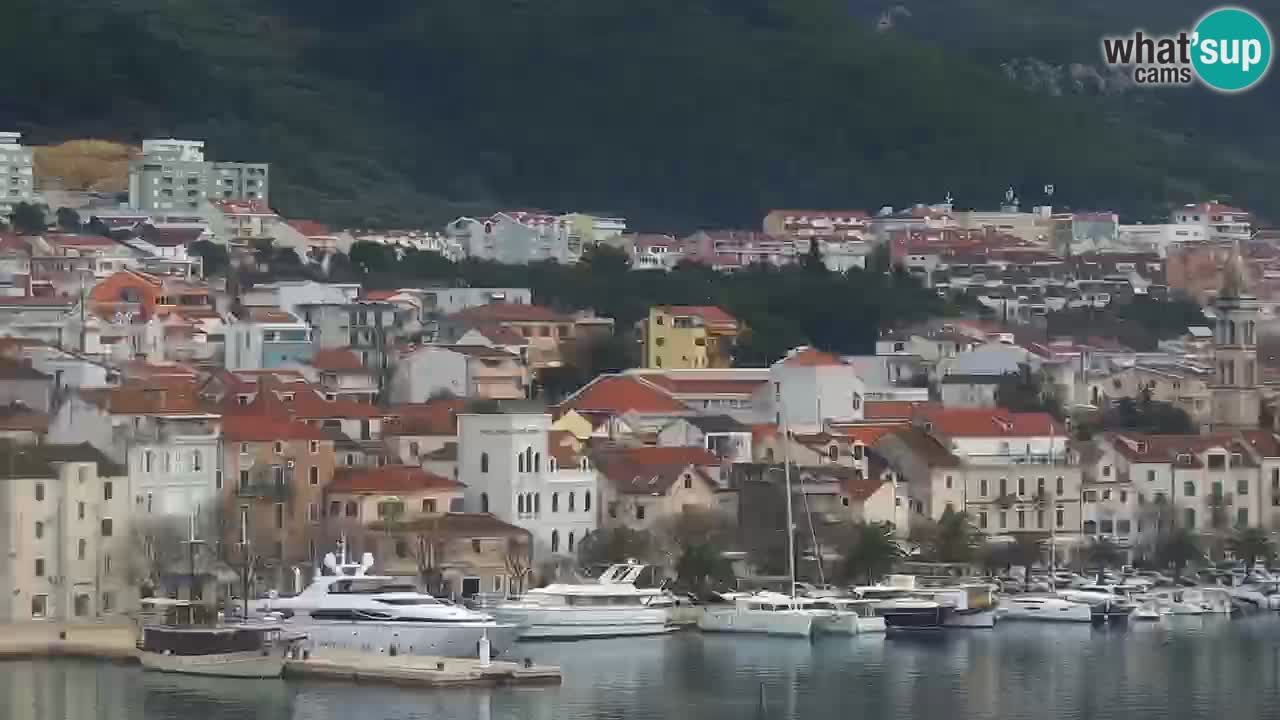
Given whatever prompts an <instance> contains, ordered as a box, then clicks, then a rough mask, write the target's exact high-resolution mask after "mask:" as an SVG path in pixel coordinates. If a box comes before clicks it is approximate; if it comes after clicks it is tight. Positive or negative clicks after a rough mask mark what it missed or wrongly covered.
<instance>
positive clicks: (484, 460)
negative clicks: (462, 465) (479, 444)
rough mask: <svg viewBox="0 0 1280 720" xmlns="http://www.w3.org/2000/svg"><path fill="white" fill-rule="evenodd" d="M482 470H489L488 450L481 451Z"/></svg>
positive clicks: (483, 471)
mask: <svg viewBox="0 0 1280 720" xmlns="http://www.w3.org/2000/svg"><path fill="white" fill-rule="evenodd" d="M480 472H482V473H487V472H489V453H487V452H482V453H480Z"/></svg>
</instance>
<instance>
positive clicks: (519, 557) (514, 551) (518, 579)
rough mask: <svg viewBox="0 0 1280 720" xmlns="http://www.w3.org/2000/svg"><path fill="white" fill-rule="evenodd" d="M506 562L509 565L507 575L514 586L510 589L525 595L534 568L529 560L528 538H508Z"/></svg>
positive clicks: (515, 593)
mask: <svg viewBox="0 0 1280 720" xmlns="http://www.w3.org/2000/svg"><path fill="white" fill-rule="evenodd" d="M504 563H505V565H506V567H507V576H508V577H509V578H511V585H512V586H509V588H508V589H510V590H511V592H512V594H514V595H523V594H524V590H525V581H526V579H527V578H528V576H529V573H530V572H531V571H532V570H533V568H532V567H530V562H529V540H528V538H525V537H510V538H508V539H507V553H506V556H505V557H504Z"/></svg>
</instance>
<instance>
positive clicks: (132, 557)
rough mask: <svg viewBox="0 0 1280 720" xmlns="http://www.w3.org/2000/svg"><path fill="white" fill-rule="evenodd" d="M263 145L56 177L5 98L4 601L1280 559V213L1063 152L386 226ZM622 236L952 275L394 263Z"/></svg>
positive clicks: (839, 266) (495, 588)
mask: <svg viewBox="0 0 1280 720" xmlns="http://www.w3.org/2000/svg"><path fill="white" fill-rule="evenodd" d="M272 172H273V170H272V168H271V167H270V166H269V165H268V164H266V163H258V162H223V161H215V160H208V159H206V157H205V150H204V143H203V142H200V141H193V140H174V139H157V140H147V141H145V142H144V143H143V144H142V146H141V149H140V151H139V153H138V154H137V157H136V158H135V159H134V160H133V161H131V163H130V165H129V168H128V191H127V193H103V192H92V191H72V190H66V189H63V188H60V187H55V185H57V183H54V182H51V181H43V182H42V180H41V178H39V177H37V176H36V175H35V174H34V173H33V160H32V150H31V149H30V148H27V147H24V146H23V145H22V144H21V137H20V136H19V135H18V134H17V133H0V182H5V181H7V190H8V192H7V194H6V195H5V196H4V197H0V204H2V205H4V207H3V208H0V210H2V212H0V214H3V215H5V216H7V217H8V218H9V222H8V223H7V229H6V230H5V231H4V232H3V233H0V377H2V378H3V379H2V380H0V402H2V403H3V405H4V407H3V409H2V410H0V434H2V435H3V444H2V445H0V456H2V457H0V473H2V474H3V475H4V477H5V479H6V482H5V483H4V484H3V486H2V487H3V489H2V490H0V498H2V503H0V521H2V522H4V524H5V532H4V533H2V534H0V543H2V544H3V545H4V552H3V553H0V578H3V582H4V584H5V585H6V586H7V587H10V588H12V592H7V593H4V594H3V595H0V618H3V621H4V622H28V621H33V620H35V621H46V620H47V621H50V622H58V623H75V622H88V621H91V620H103V619H111V618H125V617H131V616H132V615H133V614H134V613H136V612H137V611H138V608H139V605H140V603H143V602H145V601H146V599H149V598H173V599H186V600H190V601H195V600H202V601H209V602H217V603H219V604H221V605H223V606H224V607H228V608H230V607H233V606H234V605H235V603H237V602H241V601H247V600H248V599H250V598H255V599H256V598H261V597H266V596H267V594H268V593H278V594H280V595H282V596H284V595H290V594H296V593H298V592H301V591H302V590H303V589H304V588H305V587H306V586H307V585H308V584H309V583H311V582H312V580H313V579H314V578H316V577H319V576H322V575H324V574H326V569H325V558H326V556H327V555H329V554H330V553H332V552H334V550H335V548H337V547H341V548H342V553H343V554H344V555H347V556H349V557H350V558H353V559H358V558H360V557H361V556H363V555H365V554H366V553H367V554H369V555H370V556H371V557H372V558H373V563H374V565H373V566H372V567H373V568H374V569H376V570H377V571H378V572H379V573H381V574H382V575H386V576H395V577H403V578H409V579H410V581H411V582H412V583H413V584H414V585H416V586H417V587H418V588H419V589H420V590H422V591H423V592H425V593H428V594H431V595H435V596H438V597H443V598H448V599H450V600H452V601H454V602H458V603H462V602H481V603H482V602H492V601H499V600H501V599H506V598H517V597H520V596H521V595H524V594H525V593H527V592H528V591H530V590H533V589H535V588H540V587H544V586H547V585H549V584H551V585H553V586H555V585H554V584H557V583H561V584H562V583H568V582H573V581H574V580H575V579H576V578H581V577H594V576H595V573H598V572H599V571H600V569H601V568H603V567H606V566H609V565H613V564H618V563H627V562H630V561H634V562H639V563H644V564H646V565H648V566H651V567H653V568H655V569H656V572H657V574H658V576H659V577H660V578H665V579H666V580H668V581H669V582H673V583H675V586H677V587H680V588H682V589H683V590H684V591H689V592H694V593H695V594H705V593H708V592H712V591H727V590H729V589H732V588H735V587H737V586H738V585H739V583H749V582H751V581H752V580H753V579H755V580H767V579H770V578H772V579H777V578H779V577H786V576H788V575H791V576H792V581H793V583H794V582H795V581H796V580H798V581H800V582H803V583H808V584H810V585H813V586H822V585H828V584H832V583H846V584H847V583H851V582H853V581H854V580H857V581H858V582H863V581H864V579H865V580H867V581H871V580H876V579H879V578H880V577H883V576H884V575H886V574H888V573H890V572H892V571H894V570H895V569H897V568H898V566H899V565H901V564H902V563H907V562H913V563H919V562H923V563H936V564H944V565H961V564H967V565H969V566H972V567H974V568H982V569H984V570H986V571H987V572H989V573H990V574H991V575H992V576H997V575H1001V574H1002V573H1007V572H1008V571H1009V569H1010V568H1014V567H1017V568H1023V569H1024V571H1023V572H1025V573H1029V572H1031V569H1032V568H1037V569H1038V571H1042V572H1050V573H1052V572H1055V571H1057V570H1058V569H1059V568H1062V569H1066V568H1076V569H1079V570H1081V571H1083V570H1084V569H1085V568H1095V569H1096V568H1107V567H1110V568H1115V569H1119V568H1121V567H1122V566H1131V565H1138V566H1140V567H1146V568H1150V569H1153V570H1156V569H1158V570H1161V571H1168V569H1169V568H1176V569H1177V570H1178V571H1179V572H1181V571H1183V570H1184V569H1185V570H1187V571H1190V570H1192V569H1193V568H1200V567H1212V566H1213V565H1214V564H1215V563H1223V562H1228V563H1229V562H1237V563H1239V562H1244V563H1245V567H1244V571H1245V572H1248V571H1249V569H1250V568H1251V567H1252V566H1253V564H1254V563H1255V561H1258V562H1261V561H1265V560H1267V559H1269V556H1270V550H1271V540H1270V533H1271V530H1272V529H1273V528H1275V527H1277V523H1280V436H1278V435H1277V434H1276V432H1277V427H1276V426H1275V422H1276V418H1277V417H1278V416H1280V413H1277V411H1276V410H1275V403H1276V398H1277V394H1278V392H1277V391H1278V390H1280V356H1278V355H1277V354H1275V353H1268V352H1267V351H1266V343H1267V342H1268V340H1269V336H1270V335H1272V334H1273V332H1274V331H1273V329H1272V328H1273V327H1274V323H1275V307H1276V302H1277V301H1280V292H1278V291H1280V285H1278V284H1277V279H1280V244H1277V242H1276V241H1277V239H1280V231H1272V230H1269V229H1267V228H1265V227H1259V226H1258V223H1257V222H1256V221H1255V219H1254V217H1253V215H1252V214H1251V213H1249V212H1248V211H1247V210H1243V209H1239V208H1235V207H1231V206H1229V205H1226V204H1223V203H1221V202H1216V201H1213V200H1206V201H1204V202H1200V203H1195V204H1189V205H1185V206H1181V207H1178V208H1176V209H1175V210H1174V211H1173V212H1172V213H1171V215H1170V216H1169V217H1168V218H1167V221H1166V222H1163V223H1159V224H1124V223H1122V222H1121V221H1120V218H1119V216H1118V215H1117V214H1116V213H1112V212H1099V211H1089V212H1081V211H1071V210H1059V209H1055V208H1054V207H1052V206H1051V205H1050V204H1049V202H1048V201H1049V200H1051V199H1052V196H1053V188H1052V187H1046V188H1045V194H1046V198H1045V202H1044V203H1043V204H1040V205H1036V206H1035V207H1032V208H1030V209H1023V208H1022V205H1021V203H1020V201H1019V199H1018V198H1017V197H1016V196H1015V195H1014V193H1013V192H1012V191H1010V192H1008V193H1006V194H1005V196H1004V198H1003V199H1002V200H1001V199H997V202H996V203H993V205H998V208H997V209H988V210H964V209H959V208H958V206H957V205H956V204H955V203H954V202H953V201H952V199H951V198H950V197H949V196H948V197H947V198H946V200H945V201H944V202H941V203H936V204H920V205H914V206H910V207H907V208H901V209H895V208H883V209H878V210H874V209H873V210H870V211H867V210H786V209H779V210H774V211H772V212H769V213H768V214H767V215H766V216H765V217H763V218H762V220H761V222H760V225H759V226H758V227H756V228H747V229H743V228H732V229H705V230H699V231H696V232H692V233H690V234H686V235H678V234H661V233H654V232H634V231H632V230H631V229H630V228H629V226H628V222H627V220H626V219H624V218H621V217H612V216H603V215H595V214H588V213H581V212H563V213H552V212H546V211H541V210H503V211H498V212H494V213H492V214H490V215H486V216H483V217H459V218H457V219H455V220H453V221H451V222H449V223H447V224H446V225H444V226H443V227H441V228H430V229H400V230H390V229H376V230H373V229H359V228H330V227H327V226H325V225H324V224H322V223H320V222H317V221H315V220H313V219H308V218H286V217H283V216H281V215H280V214H278V213H277V212H275V211H274V210H273V209H272V205H271V197H272V195H271V183H272V179H273V175H272ZM42 185H44V186H45V188H44V189H41V186H42ZM606 260H608V261H616V262H617V263H619V264H621V265H622V267H621V269H620V270H618V272H620V273H622V275H620V276H619V277H622V276H626V277H636V278H639V279H638V280H636V282H647V283H650V284H651V285H652V286H654V287H659V286H660V283H661V282H662V281H661V280H660V278H666V277H674V276H680V275H690V274H692V273H709V274H710V275H709V276H710V277H712V278H734V277H752V275H751V274H752V273H758V274H761V277H766V278H767V277H773V276H775V275H777V276H787V275H786V274H787V273H810V274H811V275H809V276H806V277H809V278H814V277H818V278H833V277H834V278H837V279H838V282H842V283H848V284H850V285H854V286H857V285H859V284H870V283H872V282H882V281H883V282H892V283H894V285H893V287H896V288H906V290H901V292H909V293H914V295H912V297H919V298H925V299H927V301H928V302H933V303H937V308H939V311H938V312H937V313H931V314H928V315H929V316H927V317H909V316H908V315H909V314H908V313H906V311H905V310H903V311H902V316H901V317H898V316H897V315H895V310H894V308H889V309H888V311H887V312H886V313H882V314H881V315H879V316H877V317H860V316H858V315H857V314H850V315H848V316H842V317H838V318H837V319H836V320H835V321H834V322H835V325H836V326H837V327H839V328H846V327H847V328H854V329H856V332H857V333H862V337H866V338H869V342H865V343H863V346H862V347H861V348H860V350H861V351H860V352H849V351H848V350H849V347H848V346H845V347H829V346H827V345H830V343H824V342H823V340H822V338H817V337H812V338H810V337H806V338H802V340H804V341H805V342H802V343H797V344H794V345H790V344H789V345H788V346H787V347H783V348H781V349H780V350H777V351H775V352H773V354H772V356H771V355H770V354H769V352H767V351H763V350H762V351H760V352H755V353H744V352H742V350H743V348H744V347H747V346H748V345H750V344H751V343H753V342H754V343H756V346H757V347H759V346H760V342H761V341H760V338H762V337H765V336H766V335H767V333H766V329H765V328H762V327H758V325H759V324H758V323H757V326H754V327H753V322H752V321H751V320H750V319H749V317H748V316H747V311H739V309H738V308H735V307H725V306H719V305H715V304H687V300H686V299H684V298H676V297H672V298H663V297H658V298H656V301H655V302H652V303H651V304H646V305H645V306H644V307H642V308H640V311H639V313H638V316H637V317H614V316H611V315H609V314H606V313H605V312H604V306H603V305H600V306H594V305H591V304H586V303H583V304H580V305H576V306H575V305H573V304H571V303H568V302H566V301H565V300H564V298H563V297H557V298H554V299H549V298H547V297H543V296H542V295H541V294H540V292H539V291H536V290H535V289H534V288H533V287H531V286H530V285H532V284H533V283H532V281H531V282H530V283H529V284H526V285H524V286H521V285H518V284H512V285H511V286H502V287H497V286H493V287H489V286H479V285H476V284H474V283H473V282H467V281H464V280H465V279H464V278H463V277H462V276H461V275H459V277H457V278H454V279H453V281H452V282H450V281H449V280H448V279H444V280H441V279H440V278H438V277H433V278H431V280H430V281H425V280H424V281H419V282H417V283H416V284H413V283H410V282H407V281H406V279H409V275H407V274H405V273H400V274H394V273H395V271H396V269H397V268H404V267H414V268H417V267H424V266H425V265H426V264H427V263H429V262H444V263H445V264H446V265H445V266H446V267H448V268H454V267H457V268H464V267H466V268H475V267H488V268H499V269H503V268H505V269H503V272H505V273H506V274H505V275H503V277H518V276H519V273H521V272H525V273H528V274H530V276H531V277H532V274H533V273H535V272H536V271H538V269H539V268H546V267H564V268H569V269H571V270H572V269H573V268H580V269H582V268H586V269H588V270H589V272H591V273H598V272H605V271H604V270H603V269H600V268H604V267H605V262H606ZM380 272H381V275H379V273H380ZM460 272H461V271H460ZM494 272H495V274H496V271H494ZM787 277H789V276H787ZM388 278H393V279H394V280H396V281H399V282H400V283H401V284H393V285H388V282H387V279H388ZM884 278H889V280H887V281H886V280H884ZM717 281H718V280H717ZM813 282H818V281H817V280H813ZM615 300H616V298H615ZM772 300H773V298H772V297H770V296H768V290H767V289H766V288H765V287H764V286H761V289H760V290H759V292H758V293H757V294H756V296H755V298H754V302H755V304H756V305H761V306H768V305H769V304H770V303H771V302H772ZM816 302H819V303H820V302H821V298H817V299H816ZM922 302H923V301H922ZM646 303H647V301H646ZM837 310H838V308H837ZM786 320H787V322H788V323H793V324H797V325H799V324H802V323H803V319H802V318H786ZM850 332H855V331H854V330H850ZM783 337H786V336H785V335H783ZM602 349H603V350H604V351H607V350H610V349H614V350H616V352H615V353H614V354H616V355H618V356H619V357H618V358H614V359H611V360H610V362H609V363H607V367H602V366H601V363H600V362H598V358H597V356H598V355H600V354H601V352H602ZM784 506H785V507H786V509H787V512H786V513H784ZM792 512H794V518H792V517H791V513H792ZM788 525H790V527H792V528H793V531H792V532H790V533H788V532H787V527H788ZM877 537H880V538H883V539H887V540H889V542H888V543H887V544H886V543H879V544H877ZM869 538H870V539H869ZM886 548H888V549H886ZM352 562H356V560H352ZM1024 579H1025V576H1024ZM743 587H744V588H745V587H746V585H745V584H744V585H743ZM793 590H794V585H793Z"/></svg>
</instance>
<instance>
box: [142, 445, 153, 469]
mask: <svg viewBox="0 0 1280 720" xmlns="http://www.w3.org/2000/svg"><path fill="white" fill-rule="evenodd" d="M153 461H154V456H153V455H152V454H151V451H150V450H144V451H143V452H142V469H143V471H144V472H151V463H152V462H153Z"/></svg>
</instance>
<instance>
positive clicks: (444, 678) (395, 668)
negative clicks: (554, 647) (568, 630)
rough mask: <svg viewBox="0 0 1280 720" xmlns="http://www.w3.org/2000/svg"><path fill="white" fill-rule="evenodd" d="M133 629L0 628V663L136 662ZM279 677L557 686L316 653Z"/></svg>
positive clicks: (405, 660)
mask: <svg viewBox="0 0 1280 720" xmlns="http://www.w3.org/2000/svg"><path fill="white" fill-rule="evenodd" d="M134 632H135V631H134V628H133V626H132V625H129V624H98V623H86V624H74V623H68V624H59V623H20V624H13V625H0V660H21V659H28V658H48V657H74V658H86V659H90V660H106V661H109V662H121V663H136V662H138V651H137V648H136V646H135V644H134V643H135V636H134ZM284 675H285V677H286V678H289V679H298V680H330V681H340V682H356V683H385V684H392V685H403V686H408V687H421V688H446V687H497V686H502V685H559V684H560V681H561V677H560V668H558V667H555V666H549V665H530V666H528V667H526V666H525V664H524V663H523V662H512V661H508V660H494V661H492V662H491V663H489V665H488V666H481V664H480V661H479V660H478V659H476V658H446V657H431V656H422V655H388V654H385V653H383V654H372V653H361V652H353V651H347V650H331V649H319V650H315V651H312V652H311V653H310V655H309V656H308V657H307V658H306V659H298V660H289V661H288V662H287V663H286V664H285V670H284Z"/></svg>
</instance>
